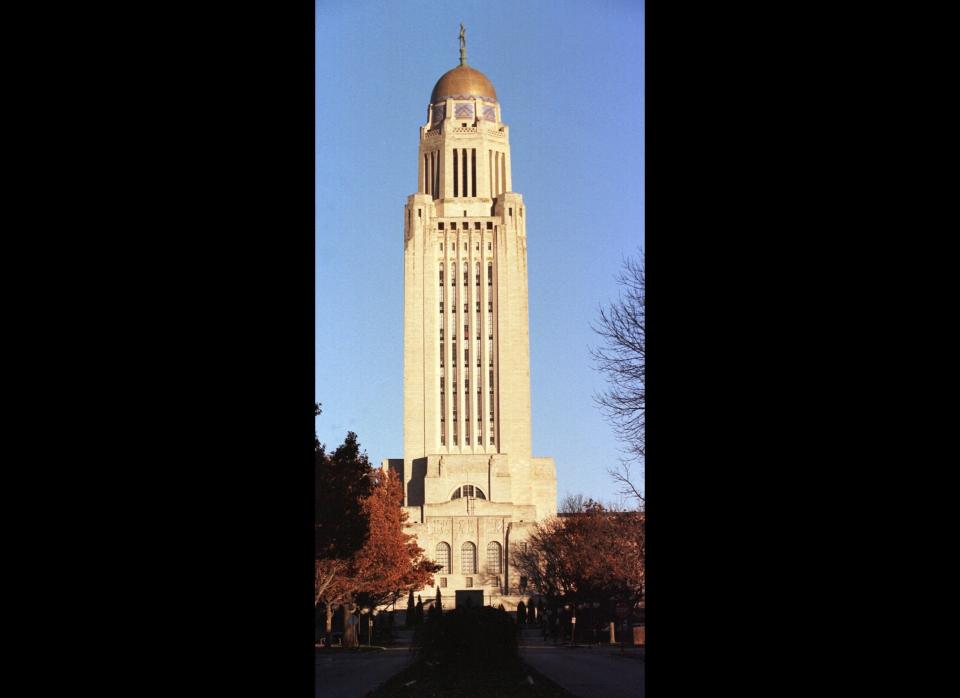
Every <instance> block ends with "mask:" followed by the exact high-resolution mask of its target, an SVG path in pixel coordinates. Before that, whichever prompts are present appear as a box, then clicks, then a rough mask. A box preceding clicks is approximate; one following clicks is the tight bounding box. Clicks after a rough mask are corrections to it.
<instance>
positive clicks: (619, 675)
mask: <svg viewBox="0 0 960 698" xmlns="http://www.w3.org/2000/svg"><path fill="white" fill-rule="evenodd" d="M520 656H521V657H522V658H523V660H524V661H525V662H527V663H528V664H530V666H532V667H533V668H534V669H536V670H537V671H539V672H540V673H541V674H543V675H544V676H546V677H548V678H549V679H551V680H553V681H556V682H557V683H558V684H560V685H561V686H563V688H565V689H567V690H568V691H570V692H571V693H573V694H574V695H577V696H580V697H581V698H594V696H602V698H644V694H645V690H644V674H645V673H646V662H645V661H644V660H643V659H640V658H639V656H638V655H637V654H636V653H634V654H628V655H626V656H621V655H620V654H619V651H618V650H617V649H616V648H613V647H609V646H604V645H601V646H600V647H594V648H589V649H588V648H585V647H583V648H576V649H570V648H569V647H565V646H563V645H559V646H556V647H551V646H533V647H530V646H528V647H524V646H523V645H521V646H520Z"/></svg>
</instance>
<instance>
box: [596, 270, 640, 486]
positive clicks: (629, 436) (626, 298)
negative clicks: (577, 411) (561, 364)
mask: <svg viewBox="0 0 960 698" xmlns="http://www.w3.org/2000/svg"><path fill="white" fill-rule="evenodd" d="M645 280H646V272H645V265H644V261H643V252H642V251H641V252H639V253H638V255H637V257H635V258H634V257H630V258H627V259H626V260H624V263H623V269H622V270H621V272H620V274H619V275H618V276H617V283H618V284H620V296H619V298H618V300H617V301H616V302H614V303H611V304H609V305H608V306H606V307H601V308H600V319H599V321H598V322H597V323H596V324H594V325H592V329H593V331H594V332H596V333H597V335H599V337H600V339H601V345H600V346H599V347H597V348H591V350H590V353H591V355H592V356H593V358H594V361H595V362H596V367H597V369H598V370H599V371H600V372H601V373H603V374H604V377H605V379H606V381H607V390H606V391H605V392H603V393H599V394H597V395H595V396H594V399H595V400H596V402H597V404H598V406H599V407H600V409H601V411H602V412H603V415H604V417H606V419H607V421H608V422H610V424H611V425H612V426H613V429H614V433H615V434H616V435H617V438H618V439H620V440H621V441H622V442H623V444H624V453H625V458H623V459H621V461H620V463H619V464H618V465H617V466H616V467H614V468H610V469H609V470H608V472H609V473H610V476H611V477H612V478H613V479H614V481H615V482H616V483H617V484H618V485H619V486H620V493H621V494H624V495H627V496H630V497H636V498H637V500H638V501H639V502H640V503H641V504H643V503H644V502H645V501H646V500H645V499H644V496H643V494H642V493H641V491H640V488H638V486H637V484H636V482H637V477H636V476H634V475H633V473H632V472H631V466H632V465H638V466H639V467H640V470H641V473H640V475H639V478H640V480H641V481H642V478H643V475H642V469H643V463H644V458H645V456H646V446H645V436H646V433H645V432H646V410H645V406H646V380H645V379H646V313H645V301H646V292H645Z"/></svg>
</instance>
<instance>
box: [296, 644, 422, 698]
mask: <svg viewBox="0 0 960 698" xmlns="http://www.w3.org/2000/svg"><path fill="white" fill-rule="evenodd" d="M412 659H413V654H411V653H410V651H409V650H408V648H406V647H391V648H388V649H386V650H384V651H383V652H357V653H356V654H354V653H352V652H345V653H339V652H331V653H330V654H325V653H324V652H322V651H321V652H317V659H316V684H315V686H316V693H315V696H316V698H358V696H363V695H366V694H367V693H368V692H369V691H372V690H373V689H375V688H376V687H377V686H379V685H380V684H382V683H384V682H385V681H387V679H389V678H390V677H391V676H393V675H394V674H397V673H399V672H400V671H402V670H403V669H404V668H406V666H407V664H409V663H410V661H412Z"/></svg>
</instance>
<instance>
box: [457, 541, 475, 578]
mask: <svg viewBox="0 0 960 698" xmlns="http://www.w3.org/2000/svg"><path fill="white" fill-rule="evenodd" d="M476 573H477V548H476V546H475V545H474V544H473V543H470V542H469V541H468V542H466V543H464V544H463V545H462V546H461V547H460V574H476Z"/></svg>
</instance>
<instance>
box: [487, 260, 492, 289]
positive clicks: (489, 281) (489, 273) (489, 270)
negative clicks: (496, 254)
mask: <svg viewBox="0 0 960 698" xmlns="http://www.w3.org/2000/svg"><path fill="white" fill-rule="evenodd" d="M487 286H493V265H492V264H488V265H487Z"/></svg>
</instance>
